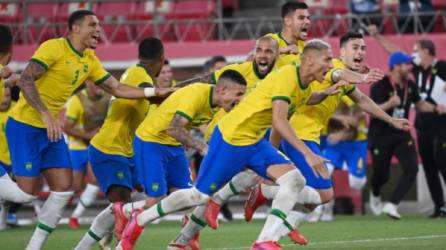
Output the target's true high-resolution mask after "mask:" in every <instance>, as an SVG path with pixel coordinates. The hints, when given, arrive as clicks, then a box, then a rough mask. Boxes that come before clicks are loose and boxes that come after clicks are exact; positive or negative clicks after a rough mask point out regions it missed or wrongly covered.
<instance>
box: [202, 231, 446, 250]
mask: <svg viewBox="0 0 446 250" xmlns="http://www.w3.org/2000/svg"><path fill="white" fill-rule="evenodd" d="M437 238H446V234H438V235H424V236H414V237H395V238H377V239H360V240H336V241H321V242H312V243H310V244H309V246H315V245H332V244H339V245H342V244H357V243H368V242H377V241H402V240H425V239H437ZM282 246H296V244H286V245H282ZM238 249H249V246H245V247H223V248H205V249H203V250H238Z"/></svg>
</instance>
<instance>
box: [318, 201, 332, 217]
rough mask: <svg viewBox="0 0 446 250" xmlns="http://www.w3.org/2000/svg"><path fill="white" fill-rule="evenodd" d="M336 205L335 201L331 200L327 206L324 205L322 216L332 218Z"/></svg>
mask: <svg viewBox="0 0 446 250" xmlns="http://www.w3.org/2000/svg"><path fill="white" fill-rule="evenodd" d="M334 204H335V200H334V199H333V200H331V201H329V202H327V203H325V204H322V205H321V206H322V216H328V217H331V216H333V207H334Z"/></svg>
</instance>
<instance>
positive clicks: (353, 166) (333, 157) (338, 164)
mask: <svg viewBox="0 0 446 250" xmlns="http://www.w3.org/2000/svg"><path fill="white" fill-rule="evenodd" d="M324 157H325V158H327V159H328V160H330V162H331V163H332V164H333V165H334V166H335V168H336V169H342V166H343V165H344V162H346V163H347V166H348V171H349V173H350V174H351V175H353V176H356V177H358V178H363V177H365V174H366V170H367V141H366V140H364V141H344V142H339V143H337V144H335V145H329V144H328V145H327V147H326V149H325V152H324Z"/></svg>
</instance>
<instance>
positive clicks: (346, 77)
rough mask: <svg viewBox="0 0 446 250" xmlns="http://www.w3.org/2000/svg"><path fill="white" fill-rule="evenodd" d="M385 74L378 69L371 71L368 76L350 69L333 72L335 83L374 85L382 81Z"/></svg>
mask: <svg viewBox="0 0 446 250" xmlns="http://www.w3.org/2000/svg"><path fill="white" fill-rule="evenodd" d="M383 77H384V72H383V71H382V70H380V69H378V68H373V69H370V71H369V72H368V73H367V74H361V73H357V72H354V71H352V70H349V69H339V70H336V71H334V72H333V74H332V80H333V82H335V83H336V82H339V81H346V82H348V83H352V84H360V83H373V82H377V81H379V80H381V79H382V78H383Z"/></svg>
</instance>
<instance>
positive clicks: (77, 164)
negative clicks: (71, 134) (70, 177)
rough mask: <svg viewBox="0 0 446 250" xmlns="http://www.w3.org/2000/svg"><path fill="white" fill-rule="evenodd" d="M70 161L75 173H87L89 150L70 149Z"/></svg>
mask: <svg viewBox="0 0 446 250" xmlns="http://www.w3.org/2000/svg"><path fill="white" fill-rule="evenodd" d="M70 159H71V166H72V167H73V171H78V172H85V168H86V167H87V163H88V149H80V150H74V149H73V150H72V149H70Z"/></svg>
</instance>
